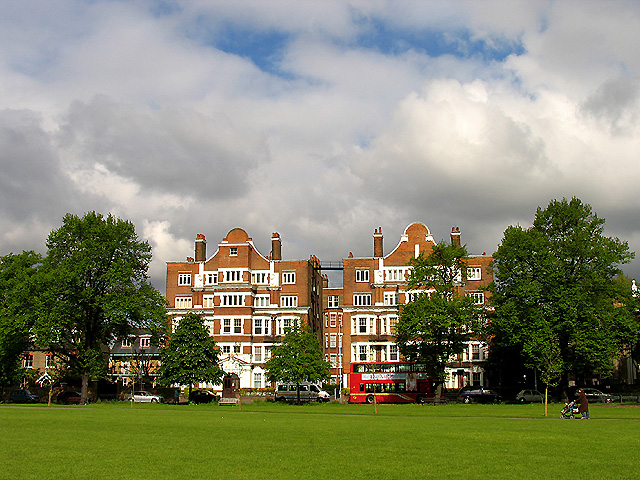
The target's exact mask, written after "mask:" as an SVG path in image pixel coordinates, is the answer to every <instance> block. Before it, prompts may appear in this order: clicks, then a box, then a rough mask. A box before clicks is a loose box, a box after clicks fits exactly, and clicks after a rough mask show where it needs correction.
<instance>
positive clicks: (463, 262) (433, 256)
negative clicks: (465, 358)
mask: <svg viewBox="0 0 640 480" xmlns="http://www.w3.org/2000/svg"><path fill="white" fill-rule="evenodd" d="M467 258H468V254H467V250H466V248H465V247H464V246H458V245H452V244H448V243H446V242H441V243H438V244H437V245H434V246H433V249H432V251H431V252H430V253H429V255H424V254H422V253H421V254H420V255H419V256H418V257H417V258H414V259H412V260H411V265H412V267H413V268H412V271H411V274H410V277H409V282H408V289H409V290H415V289H418V290H421V291H422V293H417V294H415V295H414V296H413V298H412V300H411V301H410V302H409V303H407V304H406V305H404V306H403V307H402V309H401V311H400V318H399V319H398V323H397V325H396V343H397V344H398V348H399V350H400V353H402V355H404V356H405V357H406V358H408V359H409V360H411V361H415V362H421V363H425V364H426V365H427V369H428V373H429V375H430V376H431V377H432V378H435V379H436V380H438V381H440V382H442V381H444V379H445V375H446V367H447V364H448V363H449V362H450V359H451V357H452V356H453V355H456V354H458V353H461V352H462V350H463V349H464V346H465V343H466V342H467V341H468V340H469V339H470V336H471V333H472V332H474V331H477V330H478V328H479V326H480V319H481V315H482V312H481V311H480V310H479V309H478V308H477V306H476V305H475V304H474V303H473V300H472V299H471V298H470V297H467V296H465V295H464V294H463V293H462V292H461V290H460V287H461V286H462V285H463V284H464V281H465V279H466V267H467Z"/></svg>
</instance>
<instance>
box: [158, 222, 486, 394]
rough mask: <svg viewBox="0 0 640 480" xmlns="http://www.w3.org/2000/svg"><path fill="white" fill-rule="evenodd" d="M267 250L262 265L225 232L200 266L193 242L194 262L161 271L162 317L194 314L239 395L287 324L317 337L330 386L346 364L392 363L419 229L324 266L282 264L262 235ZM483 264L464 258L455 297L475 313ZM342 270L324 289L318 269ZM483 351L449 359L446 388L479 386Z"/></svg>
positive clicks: (475, 346)
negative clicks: (165, 305) (470, 300)
mask: <svg viewBox="0 0 640 480" xmlns="http://www.w3.org/2000/svg"><path fill="white" fill-rule="evenodd" d="M460 236H461V234H460V230H459V229H458V228H454V229H452V232H451V241H452V242H455V243H457V244H460ZM271 241H272V249H271V254H270V255H269V256H264V255H262V254H261V253H260V252H258V251H257V249H256V248H255V246H254V244H253V241H252V240H251V238H250V237H249V236H248V235H247V233H246V232H245V231H244V230H242V229H240V228H235V229H233V230H231V231H230V232H229V233H228V234H227V236H226V237H225V238H224V239H223V240H222V242H220V243H219V244H218V247H217V250H216V251H215V253H214V254H213V255H212V256H210V257H207V253H206V249H207V242H206V239H205V237H204V235H201V234H199V235H197V237H196V240H195V257H194V258H188V259H187V260H186V261H185V262H169V263H168V264H167V290H166V292H167V293H166V295H167V300H168V302H169V307H170V308H169V315H170V317H171V318H172V319H174V320H176V321H179V319H180V317H181V316H182V315H184V314H186V313H188V312H190V311H198V312H202V313H203V314H204V318H205V323H206V325H207V326H208V328H209V331H210V333H211V335H212V336H213V337H215V340H216V342H217V344H218V345H219V346H220V348H221V350H222V352H221V353H222V354H221V360H222V362H221V363H222V365H221V366H222V368H223V369H224V370H225V372H227V373H235V374H237V375H238V377H239V378H240V387H241V388H264V387H266V386H268V382H267V381H266V379H265V371H264V363H265V362H266V360H267V359H268V358H269V356H270V354H271V348H272V346H273V345H274V343H277V342H279V341H280V340H281V338H282V335H284V331H285V329H286V328H287V327H289V326H290V325H291V324H292V322H294V321H296V320H297V319H302V321H304V322H308V324H309V325H310V326H311V328H312V330H313V331H314V332H316V333H317V335H318V338H319V339H320V342H321V344H322V347H323V349H324V354H325V359H326V360H327V361H330V362H331V364H332V366H333V368H332V379H331V382H332V383H336V384H340V385H342V386H347V384H348V380H347V373H348V371H349V365H350V363H351V362H354V361H398V360H400V358H399V353H398V348H397V345H396V344H395V342H394V337H393V329H394V326H395V324H396V322H397V320H398V314H399V309H400V306H401V305H402V304H404V303H407V302H409V301H410V300H411V298H412V295H415V294H416V293H417V291H411V290H408V287H407V278H408V273H409V270H410V268H411V267H410V266H409V262H410V260H411V259H412V258H415V257H417V256H418V255H419V254H420V253H425V254H429V253H430V252H431V249H432V247H433V245H435V241H434V238H433V236H432V234H431V232H430V231H429V229H428V228H427V226H426V225H424V224H422V223H413V224H411V225H409V226H408V227H407V228H406V229H405V230H404V232H403V234H402V235H401V236H400V241H399V242H398V244H397V245H396V247H395V248H394V249H393V250H392V251H391V252H390V253H388V254H387V255H384V251H383V235H382V228H379V229H376V230H375V232H374V234H373V254H372V255H371V256H365V257H355V256H353V255H351V254H350V255H349V257H348V258H345V259H343V260H342V263H341V264H340V265H339V266H337V265H332V266H329V264H327V263H325V264H321V263H320V261H319V259H318V258H316V257H315V256H311V257H310V258H309V260H283V259H282V244H281V239H280V235H278V234H277V233H274V234H273V235H272V239H271ZM490 262H491V257H490V256H487V255H485V254H482V255H472V256H471V257H470V260H469V262H468V267H469V268H468V272H467V274H468V275H467V282H466V284H465V285H461V286H460V287H459V288H460V289H461V291H463V292H464V293H465V294H467V295H472V296H473V297H474V299H475V301H476V303H477V304H478V305H484V303H485V295H486V293H485V292H483V291H481V288H482V287H485V286H487V285H488V284H489V283H491V281H492V280H493V275H492V272H491V268H490ZM328 268H332V269H340V270H342V279H343V284H342V286H341V287H335V286H330V285H328V282H327V279H326V277H323V276H322V275H321V272H322V270H323V269H328ZM486 354H487V346H486V344H485V343H484V342H482V341H481V340H479V339H478V340H473V341H471V342H469V344H468V347H467V349H466V350H465V352H464V353H463V354H462V355H460V356H459V358H457V359H452V361H453V362H452V365H451V367H450V368H449V370H448V374H449V377H448V379H447V385H446V386H447V387H448V388H459V387H461V386H464V385H468V384H484V383H485V379H484V371H483V369H482V364H483V362H484V360H485V358H486Z"/></svg>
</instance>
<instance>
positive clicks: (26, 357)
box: [23, 353, 33, 368]
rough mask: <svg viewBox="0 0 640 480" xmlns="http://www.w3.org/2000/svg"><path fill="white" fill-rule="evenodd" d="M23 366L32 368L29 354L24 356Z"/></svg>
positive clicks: (31, 358) (31, 356)
mask: <svg viewBox="0 0 640 480" xmlns="http://www.w3.org/2000/svg"><path fill="white" fill-rule="evenodd" d="M23 365H24V368H33V355H31V354H30V353H27V354H25V356H24V361H23Z"/></svg>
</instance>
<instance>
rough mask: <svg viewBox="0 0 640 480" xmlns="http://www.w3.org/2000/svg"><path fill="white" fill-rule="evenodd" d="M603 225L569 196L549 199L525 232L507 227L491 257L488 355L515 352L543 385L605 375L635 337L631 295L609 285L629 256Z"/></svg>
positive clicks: (620, 285)
mask: <svg viewBox="0 0 640 480" xmlns="http://www.w3.org/2000/svg"><path fill="white" fill-rule="evenodd" d="M604 223H605V221H604V219H601V218H599V217H598V216H597V215H596V214H595V213H594V212H593V211H592V209H591V207H590V206H589V205H587V204H584V203H582V202H581V201H580V200H579V199H577V198H573V199H571V200H567V199H562V200H553V201H552V202H551V203H550V204H549V206H548V207H547V208H546V209H542V208H538V210H537V212H536V216H535V219H534V221H533V225H532V226H531V227H530V228H526V229H525V228H522V227H521V226H510V227H509V228H507V230H506V231H505V232H504V238H503V240H502V243H501V244H500V246H499V247H498V251H497V252H496V253H495V254H494V256H493V258H494V269H495V284H494V296H493V301H494V303H495V305H496V316H495V318H494V319H493V321H492V333H493V334H494V340H493V344H494V346H495V351H498V350H501V349H502V350H505V349H509V348H513V347H516V348H517V349H518V350H519V351H520V352H521V353H522V356H523V358H524V361H525V363H526V365H527V366H528V367H530V368H534V369H536V370H537V371H539V372H540V373H541V377H542V379H543V381H545V382H546V383H547V384H550V385H553V384H554V383H557V382H558V380H561V381H562V382H563V384H564V385H566V380H567V375H568V374H570V373H573V374H574V375H575V376H576V378H577V379H578V380H579V381H580V380H581V379H582V378H583V377H584V376H585V375H587V374H590V373H593V372H599V373H601V374H603V375H607V374H610V373H611V371H612V369H613V363H612V359H613V358H614V357H615V356H616V355H618V354H619V353H621V351H622V350H623V348H625V347H626V346H630V345H632V344H634V343H635V342H636V341H637V339H638V336H639V335H640V326H639V324H638V319H637V317H636V315H635V313H634V311H633V310H634V309H633V302H632V300H631V297H630V294H631V291H630V289H628V288H625V287H624V285H623V283H622V282H619V281H616V277H617V276H618V274H619V273H620V270H619V265H620V264H623V263H626V262H628V261H630V260H631V259H632V258H633V257H634V254H633V253H632V252H630V251H629V247H628V245H627V243H626V242H623V241H621V240H619V239H617V238H612V237H607V236H605V235H604ZM492 350H493V348H492ZM507 360H508V359H507Z"/></svg>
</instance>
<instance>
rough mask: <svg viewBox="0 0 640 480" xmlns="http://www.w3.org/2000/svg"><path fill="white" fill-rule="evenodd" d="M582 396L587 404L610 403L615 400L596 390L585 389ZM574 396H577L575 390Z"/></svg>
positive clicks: (611, 396)
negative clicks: (585, 398)
mask: <svg viewBox="0 0 640 480" xmlns="http://www.w3.org/2000/svg"><path fill="white" fill-rule="evenodd" d="M584 395H585V396H586V397H587V400H588V401H589V403H611V402H613V401H615V400H616V397H614V396H613V395H610V394H608V393H603V392H601V391H600V390H598V389H597V388H585V389H584ZM575 396H576V397H577V396H578V391H577V390H576V392H575Z"/></svg>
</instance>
